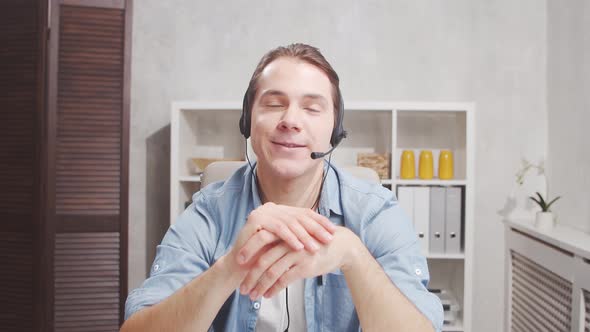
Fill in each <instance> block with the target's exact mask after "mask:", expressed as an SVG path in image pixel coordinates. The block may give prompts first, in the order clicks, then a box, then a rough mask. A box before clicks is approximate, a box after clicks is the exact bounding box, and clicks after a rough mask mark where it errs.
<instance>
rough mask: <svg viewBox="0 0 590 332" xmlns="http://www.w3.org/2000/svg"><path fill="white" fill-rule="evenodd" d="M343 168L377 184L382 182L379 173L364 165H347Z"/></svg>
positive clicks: (355, 175)
mask: <svg viewBox="0 0 590 332" xmlns="http://www.w3.org/2000/svg"><path fill="white" fill-rule="evenodd" d="M342 169H343V170H345V171H346V172H348V173H350V174H352V175H353V176H354V177H357V178H359V179H361V180H366V181H369V182H371V183H375V184H379V183H381V178H380V177H379V174H378V173H377V171H375V170H374V169H372V168H368V167H363V166H345V167H342Z"/></svg>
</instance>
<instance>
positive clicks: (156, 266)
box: [154, 264, 160, 272]
mask: <svg viewBox="0 0 590 332" xmlns="http://www.w3.org/2000/svg"><path fill="white" fill-rule="evenodd" d="M159 269H160V265H158V264H156V265H154V272H158V270H159Z"/></svg>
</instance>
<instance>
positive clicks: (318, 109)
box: [251, 57, 334, 179]
mask: <svg viewBox="0 0 590 332" xmlns="http://www.w3.org/2000/svg"><path fill="white" fill-rule="evenodd" d="M333 127H334V106H333V101H332V85H331V84H330V80H329V79H328V76H327V75H326V74H325V73H324V72H323V71H321V70H320V69H318V68H317V67H315V66H314V65H311V64H309V63H307V62H303V61H301V60H297V59H294V58H288V57H282V58H278V59H276V60H274V61H273V62H271V63H270V64H269V65H267V66H266V68H265V69H264V70H263V71H262V73H261V75H260V78H259V80H258V90H257V93H256V96H255V98H254V104H253V106H252V127H251V133H252V141H251V142H252V148H253V149H254V152H255V153H256V156H257V157H258V163H259V166H261V167H264V168H265V169H267V170H269V171H271V172H272V173H273V175H275V176H278V177H281V178H285V179H291V178H295V177H298V176H300V175H302V174H304V173H306V172H308V171H310V170H312V169H314V168H315V167H318V165H320V164H321V160H322V159H318V160H313V159H311V157H310V154H311V152H313V151H319V152H323V151H327V150H328V149H329V148H330V136H331V135H332V129H333Z"/></svg>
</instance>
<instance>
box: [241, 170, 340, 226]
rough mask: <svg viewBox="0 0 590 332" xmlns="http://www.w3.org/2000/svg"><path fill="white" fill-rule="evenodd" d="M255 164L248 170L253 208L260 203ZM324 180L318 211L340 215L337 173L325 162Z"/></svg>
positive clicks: (327, 214)
mask: <svg viewBox="0 0 590 332" xmlns="http://www.w3.org/2000/svg"><path fill="white" fill-rule="evenodd" d="M256 164H257V163H254V165H252V167H253V170H252V169H251V170H250V175H251V176H250V178H251V179H250V185H251V188H252V199H253V203H254V209H256V208H258V207H259V206H260V205H262V201H261V200H260V195H259V193H258V185H257V183H256V178H255V171H256ZM325 172H327V175H326V180H325V182H324V185H323V186H322V195H321V196H320V204H319V212H320V214H321V215H323V216H326V217H329V216H330V213H329V211H332V213H335V214H337V215H340V216H341V215H342V207H341V205H340V186H339V185H338V184H339V181H338V174H337V173H336V171H335V169H334V167H333V166H332V165H331V164H328V163H327V162H324V174H326V173H325Z"/></svg>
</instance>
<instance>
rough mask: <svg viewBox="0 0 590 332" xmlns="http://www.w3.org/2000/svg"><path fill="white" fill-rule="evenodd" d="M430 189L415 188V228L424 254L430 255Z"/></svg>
mask: <svg viewBox="0 0 590 332" xmlns="http://www.w3.org/2000/svg"><path fill="white" fill-rule="evenodd" d="M429 224H430V187H415V188H414V228H415V229H416V234H417V235H418V241H419V242H420V247H421V248H422V254H424V255H427V254H428V253H429V245H428V242H429V241H430V240H429V238H428V237H429V232H428V230H429V228H430V227H429Z"/></svg>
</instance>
